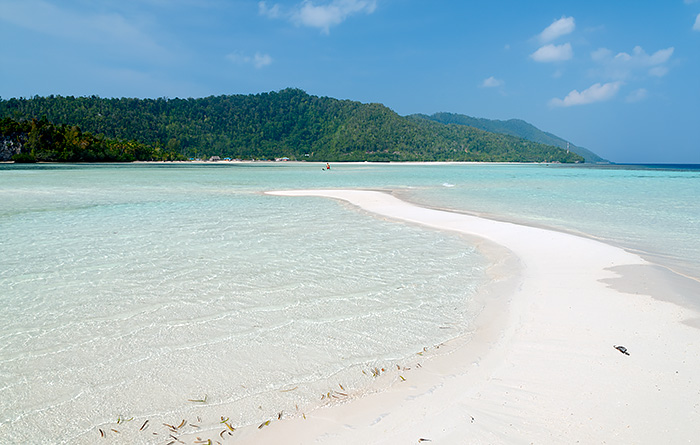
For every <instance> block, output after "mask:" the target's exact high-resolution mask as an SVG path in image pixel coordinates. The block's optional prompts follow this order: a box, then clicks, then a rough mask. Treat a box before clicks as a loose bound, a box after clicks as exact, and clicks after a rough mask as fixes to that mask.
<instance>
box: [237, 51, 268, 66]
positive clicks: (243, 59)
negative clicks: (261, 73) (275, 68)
mask: <svg viewBox="0 0 700 445" xmlns="http://www.w3.org/2000/svg"><path fill="white" fill-rule="evenodd" d="M226 58H227V59H228V60H229V61H231V62H233V63H236V64H238V65H252V66H254V67H255V68H258V69H260V68H263V67H265V66H268V65H270V64H271V63H272V57H270V55H269V54H261V53H259V52H256V53H255V55H254V56H248V55H245V54H243V53H241V52H239V51H235V52H232V53H230V54H228V55H226Z"/></svg>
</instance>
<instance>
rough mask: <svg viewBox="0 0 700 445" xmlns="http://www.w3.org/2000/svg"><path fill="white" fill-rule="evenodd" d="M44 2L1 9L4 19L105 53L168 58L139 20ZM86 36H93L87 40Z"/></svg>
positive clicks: (0, 16)
mask: <svg viewBox="0 0 700 445" xmlns="http://www.w3.org/2000/svg"><path fill="white" fill-rule="evenodd" d="M55 3H58V2H53V3H50V2H46V1H43V0H23V1H7V2H5V3H3V4H2V6H1V7H0V20H5V21H8V22H10V23H13V24H15V25H17V26H20V27H23V28H26V29H29V30H32V31H35V32H37V33H42V34H46V35H49V36H52V37H54V38H59V39H67V40H72V41H79V42H86V41H87V42H88V43H91V44H93V45H96V46H99V48H100V51H101V52H107V53H112V54H116V55H120V56H128V57H131V58H133V57H134V56H140V57H146V58H148V59H152V58H153V57H154V56H161V57H162V56H167V55H168V54H167V51H166V50H165V49H164V48H163V47H162V46H161V45H159V44H158V43H157V42H156V41H155V39H154V38H153V37H152V36H151V32H149V30H148V29H147V27H146V26H144V25H143V23H141V26H139V24H140V23H139V20H138V18H137V17H125V16H123V15H121V14H117V13H94V12H85V11H83V10H79V9H76V10H71V9H69V8H66V7H63V6H57V5H56V4H55ZM85 36H90V38H89V39H87V40H86V38H85Z"/></svg>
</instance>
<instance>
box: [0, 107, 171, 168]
mask: <svg viewBox="0 0 700 445" xmlns="http://www.w3.org/2000/svg"><path fill="white" fill-rule="evenodd" d="M0 148H1V149H2V150H0V160H4V161H7V160H11V161H15V162H133V161H174V160H184V159H185V158H184V157H183V156H182V155H181V154H180V153H176V152H172V151H168V150H163V149H162V148H161V147H159V146H155V147H152V146H149V145H146V144H143V143H140V142H136V141H133V140H131V141H123V140H117V139H108V138H105V137H104V136H102V135H99V136H94V135H92V134H91V133H87V132H83V131H82V130H81V129H80V127H78V126H76V125H54V124H53V123H51V122H49V121H48V119H47V118H46V117H42V118H40V119H31V120H21V121H17V120H14V119H12V118H9V117H5V118H2V119H0Z"/></svg>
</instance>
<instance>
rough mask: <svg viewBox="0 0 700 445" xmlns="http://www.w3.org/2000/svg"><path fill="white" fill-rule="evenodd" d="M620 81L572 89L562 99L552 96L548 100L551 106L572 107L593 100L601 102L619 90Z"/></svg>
mask: <svg viewBox="0 0 700 445" xmlns="http://www.w3.org/2000/svg"><path fill="white" fill-rule="evenodd" d="M621 86H622V82H620V81H617V82H609V83H605V84H602V85H601V84H600V83H596V84H594V85H591V86H590V87H589V88H587V89H585V90H583V91H581V92H579V91H578V90H572V91H571V92H570V93H569V94H567V95H566V97H565V98H564V99H559V98H556V97H555V98H554V99H552V100H550V101H549V105H550V106H552V107H572V106H574V105H586V104H591V103H594V102H603V101H606V100H609V99H612V98H613V97H614V96H615V95H616V94H617V92H618V91H619V90H620V87H621Z"/></svg>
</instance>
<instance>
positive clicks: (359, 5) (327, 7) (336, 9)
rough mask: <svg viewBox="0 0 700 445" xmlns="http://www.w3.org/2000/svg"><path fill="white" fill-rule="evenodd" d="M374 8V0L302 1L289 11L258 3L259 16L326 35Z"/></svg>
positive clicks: (375, 4)
mask: <svg viewBox="0 0 700 445" xmlns="http://www.w3.org/2000/svg"><path fill="white" fill-rule="evenodd" d="M376 8H377V2H376V0H332V1H331V2H327V3H322V4H315V3H314V2H313V1H312V0H304V1H303V2H301V3H299V4H297V5H296V6H294V7H293V8H291V9H290V10H284V9H283V7H282V6H281V5H280V4H274V5H272V6H269V5H268V4H267V2H264V1H263V2H259V3H258V10H259V12H260V14H261V15H264V16H266V17H269V18H275V19H277V18H285V19H287V20H289V21H291V22H292V23H294V24H296V25H299V26H308V27H312V28H318V29H320V30H321V32H323V33H324V34H328V33H329V32H330V28H331V27H332V26H336V25H339V24H341V23H343V22H344V21H345V20H347V18H348V17H350V16H352V15H355V14H372V13H373V12H374V11H375V9H376Z"/></svg>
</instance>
